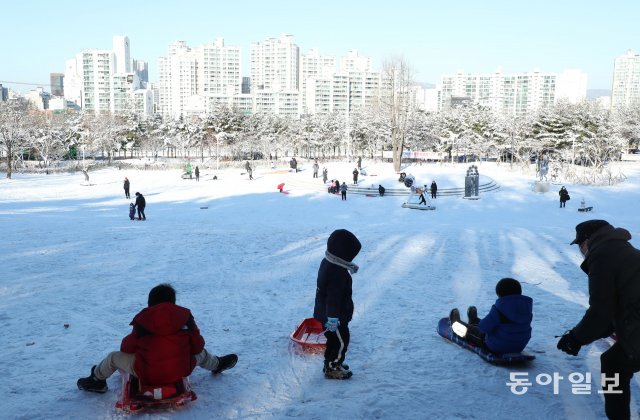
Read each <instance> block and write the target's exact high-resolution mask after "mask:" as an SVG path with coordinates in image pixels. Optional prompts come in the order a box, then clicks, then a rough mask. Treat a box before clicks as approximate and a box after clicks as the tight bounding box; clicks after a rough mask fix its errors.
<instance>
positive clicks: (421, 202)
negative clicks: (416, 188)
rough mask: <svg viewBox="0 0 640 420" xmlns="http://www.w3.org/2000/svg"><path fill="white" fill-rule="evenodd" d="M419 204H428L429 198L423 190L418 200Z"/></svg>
mask: <svg viewBox="0 0 640 420" xmlns="http://www.w3.org/2000/svg"><path fill="white" fill-rule="evenodd" d="M418 204H424V205H425V206H426V205H427V199H426V198H425V196H424V191H423V190H421V191H420V201H419V202H418Z"/></svg>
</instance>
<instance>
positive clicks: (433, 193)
mask: <svg viewBox="0 0 640 420" xmlns="http://www.w3.org/2000/svg"><path fill="white" fill-rule="evenodd" d="M437 194H438V184H436V181H431V198H436V195H437Z"/></svg>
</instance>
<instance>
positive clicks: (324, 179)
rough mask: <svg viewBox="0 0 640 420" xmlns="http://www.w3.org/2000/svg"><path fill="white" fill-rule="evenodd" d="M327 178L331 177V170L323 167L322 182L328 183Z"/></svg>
mask: <svg viewBox="0 0 640 420" xmlns="http://www.w3.org/2000/svg"><path fill="white" fill-rule="evenodd" d="M327 179H329V172H328V171H327V168H322V183H323V184H326V183H327Z"/></svg>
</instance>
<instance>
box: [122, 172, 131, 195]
mask: <svg viewBox="0 0 640 420" xmlns="http://www.w3.org/2000/svg"><path fill="white" fill-rule="evenodd" d="M129 185H130V184H129V178H127V177H126V176H125V177H124V196H125V198H131V197H130V196H129Z"/></svg>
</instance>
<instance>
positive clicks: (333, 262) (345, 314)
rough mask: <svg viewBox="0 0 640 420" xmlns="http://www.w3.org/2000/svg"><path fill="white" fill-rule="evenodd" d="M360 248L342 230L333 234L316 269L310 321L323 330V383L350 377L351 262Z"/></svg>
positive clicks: (347, 233) (351, 236) (353, 236)
mask: <svg viewBox="0 0 640 420" xmlns="http://www.w3.org/2000/svg"><path fill="white" fill-rule="evenodd" d="M361 248H362V245H361V244H360V241H359V240H358V238H356V236H355V235H354V234H353V233H351V232H349V231H348V230H345V229H339V230H335V231H333V233H331V235H330V236H329V239H328V240H327V250H326V252H325V257H324V259H323V260H322V262H321V263H320V268H319V269H318V279H317V282H316V298H315V304H314V308H313V317H314V318H315V319H316V320H318V321H319V322H321V323H322V325H324V326H325V328H326V331H325V333H324V336H325V337H326V338H327V347H326V349H325V352H324V366H323V369H322V371H323V372H324V376H325V378H327V379H349V378H350V377H351V376H352V373H351V370H349V366H348V365H346V364H344V360H345V357H346V354H347V350H348V349H349V341H350V337H351V334H350V332H349V322H350V321H351V318H352V317H353V300H352V294H353V292H352V282H353V279H352V278H351V275H352V274H355V273H357V272H358V266H357V265H356V264H354V263H353V259H354V258H355V257H356V256H357V255H358V253H359V252H360V249H361Z"/></svg>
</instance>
